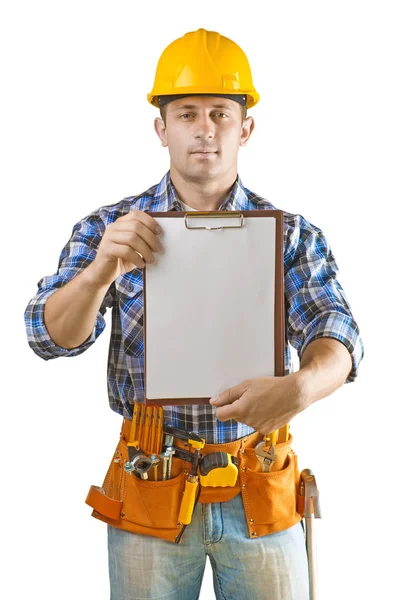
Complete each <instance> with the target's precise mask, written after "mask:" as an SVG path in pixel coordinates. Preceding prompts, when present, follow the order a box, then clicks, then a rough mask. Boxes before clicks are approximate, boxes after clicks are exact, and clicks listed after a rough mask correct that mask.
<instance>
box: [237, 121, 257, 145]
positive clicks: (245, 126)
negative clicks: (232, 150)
mask: <svg viewBox="0 0 400 600" xmlns="http://www.w3.org/2000/svg"><path fill="white" fill-rule="evenodd" d="M253 130H254V119H253V117H246V118H245V119H244V120H243V123H242V130H241V132H240V145H241V146H245V145H246V144H247V142H248V141H249V138H250V136H251V134H252V133H253Z"/></svg>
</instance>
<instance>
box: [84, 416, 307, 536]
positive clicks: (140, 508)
mask: <svg viewBox="0 0 400 600" xmlns="http://www.w3.org/2000/svg"><path fill="white" fill-rule="evenodd" d="M130 429H131V421H130V420H128V419H124V420H123V423H122V428H121V433H120V440H119V442H118V445H117V448H116V450H115V452H114V455H113V457H112V459H111V462H110V466H109V468H108V471H107V474H106V477H105V479H104V482H103V485H102V487H101V488H100V487H97V486H93V485H92V486H91V488H90V490H89V493H88V496H87V498H86V503H87V504H89V506H91V507H92V508H93V512H92V516H93V517H95V518H96V519H100V520H101V521H104V522H105V523H108V524H110V525H112V526H113V527H117V528H119V529H124V530H126V531H130V532H132V533H140V534H144V535H152V536H155V537H158V538H162V539H164V540H168V541H170V542H175V543H180V541H181V539H182V533H183V530H184V529H185V527H189V530H190V524H189V525H182V524H181V523H179V519H178V516H179V509H180V506H181V502H182V498H183V494H184V489H185V481H186V478H187V476H188V473H190V472H191V463H190V462H188V461H186V460H183V459H181V458H178V457H174V458H173V461H172V473H171V478H170V479H166V480H157V481H152V480H144V479H143V480H142V479H139V478H137V477H135V476H134V475H132V474H130V473H127V472H126V470H125V468H124V464H125V462H126V461H128V441H129V436H130ZM263 437H264V436H263V434H261V433H258V432H254V433H252V434H250V435H247V436H245V437H243V438H240V439H238V440H235V441H233V442H229V443H226V444H205V446H204V447H203V448H202V449H201V455H202V456H205V455H207V454H209V453H211V452H218V451H220V452H227V453H229V454H230V455H232V456H234V457H236V458H237V463H238V477H237V481H236V484H235V486H233V487H204V486H201V487H200V495H199V497H198V502H200V503H202V504H204V503H211V502H227V501H229V500H231V499H232V498H234V497H235V496H237V495H238V494H239V493H241V494H242V499H243V506H244V511H245V515H246V521H247V526H248V531H249V537H250V538H258V537H261V536H263V535H267V534H269V533H274V532H276V531H281V530H283V529H287V528H288V527H291V526H292V525H295V524H296V523H298V522H299V521H300V520H301V518H302V514H300V513H299V512H298V511H297V508H296V505H297V498H298V494H299V483H300V476H299V470H298V464H297V456H296V454H295V453H294V452H293V450H292V449H291V443H292V436H291V435H290V436H289V439H288V441H286V442H283V443H278V444H276V445H275V452H276V458H275V461H274V463H273V465H272V468H271V471H270V472H263V471H262V470H261V465H260V462H259V460H258V458H257V456H256V454H255V447H256V445H257V444H258V443H259V442H261V441H262V440H263ZM174 446H175V447H177V448H182V449H187V447H186V446H185V444H184V442H183V440H180V439H178V438H175V439H174Z"/></svg>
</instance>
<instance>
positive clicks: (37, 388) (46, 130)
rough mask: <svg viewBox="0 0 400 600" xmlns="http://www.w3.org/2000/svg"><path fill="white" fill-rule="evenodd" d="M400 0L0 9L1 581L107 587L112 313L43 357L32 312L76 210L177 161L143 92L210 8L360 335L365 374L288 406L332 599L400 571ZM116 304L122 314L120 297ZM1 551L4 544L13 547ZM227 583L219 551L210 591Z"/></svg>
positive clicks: (284, 183)
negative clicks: (242, 61) (93, 337)
mask: <svg viewBox="0 0 400 600" xmlns="http://www.w3.org/2000/svg"><path fill="white" fill-rule="evenodd" d="M396 4H397V3H396V2H385V1H380V2H379V3H378V2H368V1H366V2H361V1H360V2H355V1H352V0H346V1H341V0H340V1H336V2H324V1H318V2H317V1H304V2H252V3H244V2H235V1H233V0H231V1H230V2H216V1H215V0H213V1H207V0H203V1H202V2H199V3H189V2H179V1H174V0H169V1H168V2H151V3H148V4H144V3H138V2H134V1H115V2H104V1H99V0H98V1H96V2H92V1H89V0H79V1H76V0H70V1H68V2H61V1H59V2H50V1H48V2H45V1H43V0H42V1H41V0H37V1H35V2H27V1H25V2H24V1H18V0H15V1H14V2H13V3H8V6H9V8H7V9H5V8H2V9H1V14H0V45H1V48H0V56H1V63H2V64H1V83H2V93H1V103H2V107H1V111H0V115H1V117H0V118H1V167H2V168H1V170H2V175H1V182H0V184H1V200H2V207H1V220H2V228H1V229H2V232H1V245H2V251H1V256H2V273H3V275H2V292H1V301H2V310H1V315H2V319H3V321H2V330H1V331H2V408H3V410H2V418H1V438H0V439H1V444H2V454H1V455H2V462H3V469H2V471H3V472H2V478H1V479H2V492H1V499H2V505H3V506H2V512H1V517H2V528H1V539H2V554H3V560H2V567H3V572H4V575H3V581H2V597H4V598H7V600H14V599H18V600H19V599H22V598H27V597H38V598H41V599H42V600H50V599H51V600H54V599H57V600H64V599H70V598H77V599H79V600H81V599H82V600H83V599H87V598H89V599H91V598H96V599H99V600H106V599H107V598H108V597H109V587H108V571H107V551H106V528H105V525H103V524H102V523H100V522H98V521H96V520H95V519H92V518H91V517H90V509H89V507H88V506H87V505H86V504H85V503H84V500H85V498H86V493H87V491H88V488H89V486H90V484H100V483H101V482H102V479H103V477H104V474H105V469H106V467H107V465H108V462H109V460H110V458H111V454H112V452H113V449H114V446H115V444H116V442H117V439H118V433H119V428H120V418H119V417H118V416H117V415H116V414H114V413H113V412H112V411H111V410H110V409H109V407H108V398H107V393H106V364H107V349H108V341H109V333H110V328H109V327H108V329H107V331H106V332H105V333H104V334H103V335H102V336H101V338H100V339H99V340H98V342H97V343H96V344H95V345H94V346H93V347H92V348H90V350H89V351H88V352H86V353H85V354H83V355H81V356H79V357H77V358H75V359H74V360H70V359H59V360H56V361H49V362H45V361H42V360H40V359H39V358H38V357H37V356H35V355H34V354H33V352H32V351H31V350H30V349H29V348H28V345H27V342H26V338H25V330H24V323H23V312H24V309H25V306H26V304H27V303H28V301H29V299H30V298H31V297H32V296H33V295H34V294H35V291H36V284H37V282H38V281H39V279H40V278H41V277H42V276H44V275H48V274H52V273H54V272H55V270H56V268H57V261H58V256H59V253H60V251H61V248H62V247H63V245H64V243H65V242H66V241H67V240H68V238H69V236H70V233H71V230H72V226H73V225H74V223H76V222H77V221H78V220H80V219H81V218H82V217H84V216H85V215H87V214H88V213H89V212H91V211H92V210H94V209H96V208H98V207H100V206H102V205H105V204H112V203H114V202H117V201H119V200H120V199H122V198H123V197H125V196H128V195H132V194H138V193H141V192H142V191H144V190H145V189H147V188H148V187H149V186H150V185H153V184H154V183H157V182H158V181H159V180H160V179H161V177H162V176H163V174H164V173H165V171H166V170H167V169H168V153H167V150H165V149H162V148H161V146H160V143H159V141H158V139H156V136H155V134H154V132H153V125H152V121H153V119H154V117H155V116H156V115H157V110H156V109H155V108H153V107H152V106H150V105H149V104H148V103H147V101H146V94H147V92H149V91H150V89H151V87H152V84H153V77H154V72H155V67H156V63H157V60H158V58H159V55H160V54H161V52H162V50H163V49H164V47H165V46H166V45H167V44H169V43H170V42H171V41H172V40H174V39H176V38H177V37H180V36H181V35H183V34H184V33H185V32H187V31H193V30H196V29H198V28H199V27H204V28H206V29H210V30H215V31H219V32H220V33H221V34H223V35H225V36H227V37H230V38H231V39H233V40H235V41H236V42H237V43H238V44H239V45H241V47H242V48H243V50H244V51H245V52H246V53H247V55H248V57H249V60H250V63H251V66H252V70H253V77H254V82H255V86H256V88H257V90H258V91H259V93H260V95H261V101H260V103H259V105H257V106H256V107H255V108H254V109H252V110H251V113H250V114H252V115H253V116H254V118H255V121H256V129H255V132H254V135H253V137H252V139H251V140H250V143H249V144H248V146H247V148H245V149H241V153H240V174H241V177H242V179H243V181H244V183H245V185H246V186H248V187H249V188H250V189H252V190H254V191H255V192H257V193H259V194H260V195H263V196H264V197H266V198H268V199H269V200H270V201H271V202H273V203H274V204H275V206H277V207H278V208H281V209H285V210H288V211H291V212H299V213H301V214H303V215H304V216H305V217H306V218H308V219H309V220H310V221H311V222H312V223H314V224H316V225H318V226H319V227H321V228H322V229H323V231H324V232H325V234H326V235H327V237H328V239H329V240H330V242H331V244H332V247H333V250H334V254H335V257H336V259H337V262H338V264H339V268H340V281H341V283H342V285H343V287H344V289H345V291H346V293H347V295H348V297H349V299H350V302H351V305H352V308H353V311H354V314H355V316H356V319H357V321H358V323H359V325H360V328H361V331H362V336H363V340H364V343H365V347H366V355H365V359H364V361H363V363H362V365H361V369H360V376H359V379H358V380H357V382H355V383H353V384H350V385H346V386H345V387H343V388H341V389H340V390H339V391H337V392H336V393H335V394H334V395H332V396H331V397H329V398H327V399H324V400H321V401H320V402H318V403H317V404H316V405H314V406H312V407H311V408H309V409H308V410H307V411H305V412H304V413H302V414H301V415H299V416H297V417H296V418H295V419H294V420H293V421H292V432H293V434H294V437H295V442H294V448H295V450H296V451H297V453H298V454H299V457H300V466H301V468H304V467H310V468H312V470H313V471H314V473H315V474H316V477H317V482H318V485H319V488H320V491H321V507H322V510H323V519H322V520H321V521H319V522H318V523H317V525H318V527H317V533H318V546H319V554H318V562H319V578H320V591H321V596H320V598H321V599H323V600H333V599H336V598H341V599H342V600H350V599H354V598H366V599H370V598H371V599H372V598H375V597H390V598H393V597H394V595H395V593H396V592H394V591H393V590H396V588H397V586H398V560H395V551H394V550H393V549H392V548H393V546H394V547H395V548H397V542H398V536H399V524H398V501H397V491H398V475H397V473H398V451H397V440H396V436H397V421H396V415H397V410H396V409H397V404H398V399H399V393H398V385H397V380H398V378H397V368H398V367H397V363H398V351H397V345H396V343H397V342H398V302H399V296H398V242H397V238H398V224H399V212H398V200H399V174H398V170H399V158H400V157H399V134H400V126H399V125H400V123H399V109H398V107H399V106H400V94H399V87H398V86H399V77H398V76H399V58H398V57H399V52H400V48H399V36H398V31H399V18H398V14H396V8H397V7H396ZM108 322H109V317H108ZM4 560H5V562H4ZM211 597H213V592H212V577H211V571H210V568H209V567H207V570H206V574H205V578H204V583H203V590H202V595H201V598H202V599H208V598H211Z"/></svg>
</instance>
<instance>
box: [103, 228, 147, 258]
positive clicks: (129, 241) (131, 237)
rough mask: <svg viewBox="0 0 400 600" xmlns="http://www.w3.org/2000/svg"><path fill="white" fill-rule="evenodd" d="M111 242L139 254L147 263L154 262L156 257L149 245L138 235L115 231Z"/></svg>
mask: <svg viewBox="0 0 400 600" xmlns="http://www.w3.org/2000/svg"><path fill="white" fill-rule="evenodd" d="M110 241H111V242H112V243H113V244H118V245H120V246H127V247H128V248H131V249H132V250H134V251H135V252H139V253H140V254H141V255H142V256H143V258H144V260H145V261H146V262H147V263H153V262H154V255H153V253H152V251H151V248H149V246H148V245H147V243H146V242H145V241H144V240H143V239H142V238H141V237H140V236H139V235H137V234H136V233H132V232H126V231H113V233H112V236H111V239H110Z"/></svg>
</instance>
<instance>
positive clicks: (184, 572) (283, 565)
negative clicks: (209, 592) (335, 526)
mask: <svg viewBox="0 0 400 600" xmlns="http://www.w3.org/2000/svg"><path fill="white" fill-rule="evenodd" d="M207 555H208V556H209V557H210V563H211V567H212V570H213V581H214V591H215V596H216V599H217V600H261V599H262V600H309V591H308V563H307V554H306V547H305V539H304V533H303V528H302V525H301V523H298V524H297V525H294V526H293V527H289V529H285V530H284V531H279V532H278V533H271V534H269V535H265V536H262V537H260V538H253V539H250V538H249V535H248V529H247V524H246V521H245V516H244V508H243V502H242V496H241V494H238V495H237V496H235V498H233V499H232V500H230V501H229V502H216V503H213V504H200V503H197V505H196V507H195V510H194V512H193V516H192V522H191V523H190V525H188V526H187V527H186V529H185V531H184V533H183V536H182V541H181V543H180V544H174V543H172V542H168V541H166V540H162V539H159V538H156V537H152V536H146V535H138V534H135V533H130V532H127V531H123V530H121V529H116V528H115V527H111V526H110V525H108V557H109V572H110V586H111V600H139V599H140V600H144V599H148V600H150V599H153V600H154V599H156V598H157V599H158V600H162V599H165V600H166V599H168V600H197V598H198V597H199V594H200V588H201V582H202V579H203V574H204V568H205V564H206V558H207Z"/></svg>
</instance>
